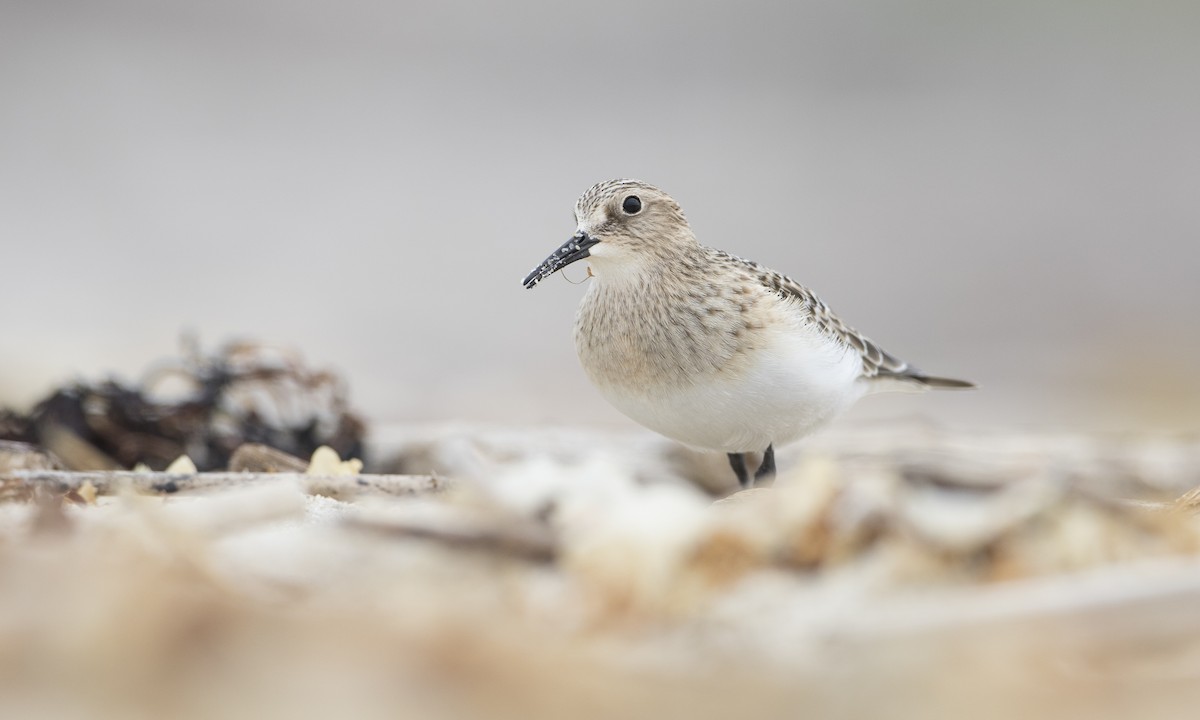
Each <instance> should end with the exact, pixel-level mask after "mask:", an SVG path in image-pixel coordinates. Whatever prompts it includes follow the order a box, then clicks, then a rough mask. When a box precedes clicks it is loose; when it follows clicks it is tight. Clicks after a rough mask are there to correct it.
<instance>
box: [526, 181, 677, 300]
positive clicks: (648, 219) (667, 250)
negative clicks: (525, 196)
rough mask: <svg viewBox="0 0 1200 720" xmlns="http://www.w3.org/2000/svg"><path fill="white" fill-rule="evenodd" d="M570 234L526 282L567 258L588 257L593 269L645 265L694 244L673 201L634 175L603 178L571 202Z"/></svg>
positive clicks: (546, 273)
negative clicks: (571, 223) (571, 233)
mask: <svg viewBox="0 0 1200 720" xmlns="http://www.w3.org/2000/svg"><path fill="white" fill-rule="evenodd" d="M575 222H576V226H575V234H574V235H572V236H571V239H570V240H567V241H566V242H565V243H563V244H562V246H561V247H559V248H558V249H557V250H555V251H554V252H552V253H550V257H548V258H546V259H545V260H544V261H543V262H542V264H541V265H539V266H537V267H536V268H534V269H533V271H532V272H530V273H529V275H527V276H526V277H525V281H524V285H525V287H526V288H532V287H533V286H534V285H537V284H538V283H539V282H541V281H542V280H544V279H546V278H547V277H549V276H550V275H552V274H554V273H555V272H557V271H559V270H561V269H563V268H565V267H566V266H568V265H570V264H571V263H573V262H576V261H578V260H582V259H584V258H589V259H591V261H592V265H593V266H594V267H595V268H596V274H597V275H600V276H603V275H604V274H606V273H609V272H612V273H620V272H623V271H628V270H630V269H637V268H642V267H646V266H647V265H649V264H651V263H653V262H655V261H658V260H662V259H667V258H670V257H672V256H674V255H678V254H680V253H687V252H689V251H690V250H691V249H693V248H694V246H695V245H696V238H695V236H693V235H692V231H691V228H689V227H688V223H687V219H686V218H685V217H684V216H683V210H681V209H680V207H679V203H677V202H675V201H674V200H673V199H672V198H671V196H670V195H667V194H666V193H665V192H663V191H662V190H659V189H658V188H656V187H654V186H653V185H649V184H647V183H644V182H640V181H638V180H609V181H608V182H602V183H598V184H596V185H593V186H592V187H591V188H589V189H588V191H587V192H585V193H584V194H583V195H580V196H579V200H577V201H576V202H575Z"/></svg>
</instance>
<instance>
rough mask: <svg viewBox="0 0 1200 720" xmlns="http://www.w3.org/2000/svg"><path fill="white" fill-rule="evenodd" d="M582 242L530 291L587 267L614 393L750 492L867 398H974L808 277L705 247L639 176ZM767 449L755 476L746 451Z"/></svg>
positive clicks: (590, 301)
mask: <svg viewBox="0 0 1200 720" xmlns="http://www.w3.org/2000/svg"><path fill="white" fill-rule="evenodd" d="M575 219H576V221H577V222H578V226H577V227H576V232H575V234H574V235H573V236H572V237H571V239H570V240H567V242H565V243H563V245H562V247H560V248H558V249H557V250H555V251H554V252H553V253H551V254H550V257H548V258H546V260H545V261H544V262H543V263H542V264H541V265H539V266H538V267H537V268H535V269H534V270H533V272H531V273H529V275H528V276H527V277H526V278H525V281H524V285H525V287H526V288H532V287H533V286H534V285H537V284H538V283H539V282H541V281H542V280H543V279H545V278H546V277H548V276H549V275H551V274H553V273H554V272H556V271H558V270H561V269H562V268H564V267H566V266H567V265H570V264H571V263H573V262H576V261H578V260H582V259H584V258H587V259H588V261H589V264H590V267H589V271H588V274H589V275H591V276H592V277H593V280H592V282H591V284H590V286H589V287H588V290H587V293H586V294H585V295H584V297H583V301H582V302H581V303H580V305H579V311H578V313H577V315H576V317H575V348H576V350H577V351H578V353H579V360H580V362H581V363H582V364H583V369H584V370H585V371H586V372H587V375H588V377H589V378H590V379H591V381H592V382H593V383H594V384H595V385H596V387H597V388H599V389H600V392H601V393H602V394H603V395H604V397H605V398H606V399H607V400H608V401H609V402H610V403H612V404H613V405H614V406H615V407H616V408H617V409H618V410H620V411H621V412H623V413H624V414H625V415H627V416H629V417H630V418H632V419H633V420H635V421H637V422H639V423H641V424H642V425H645V426H646V427H648V428H650V429H651V430H654V431H656V432H658V433H661V434H662V435H666V436H667V437H669V438H673V439H675V440H678V441H679V442H682V443H684V444H686V445H690V446H693V447H697V448H704V449H709V450H719V451H722V452H724V453H727V454H728V455H729V464H730V465H731V466H732V467H733V471H734V472H735V473H737V477H738V482H739V483H740V484H741V486H742V487H750V486H752V485H753V484H754V482H755V481H756V480H761V479H766V478H769V477H771V476H773V475H774V474H775V445H777V444H782V443H787V442H790V441H792V440H796V439H797V438H800V437H802V436H804V435H807V434H808V433H810V432H812V431H813V430H814V429H816V428H818V427H820V426H821V425H823V424H825V423H826V422H828V421H829V420H830V419H832V418H833V417H834V416H835V415H837V414H838V413H840V412H841V411H843V410H845V409H846V408H848V407H849V406H850V405H851V404H853V403H854V402H855V401H856V400H858V399H859V398H860V397H862V396H863V395H866V394H868V393H871V392H876V391H879V390H886V389H906V388H907V389H925V388H970V387H974V385H973V384H972V383H969V382H966V381H964V380H951V379H949V378H941V377H933V376H931V375H926V374H925V373H923V372H921V371H920V370H917V369H916V368H914V367H913V366H911V365H909V364H908V363H906V362H904V361H903V360H900V359H898V358H896V357H893V356H892V355H889V354H888V353H886V352H884V351H883V350H882V349H881V348H880V347H879V346H878V345H876V344H875V343H873V342H871V341H870V340H868V339H867V338H866V337H865V336H863V335H862V334H861V333H859V332H858V331H856V330H854V329H853V328H852V327H850V326H849V325H847V324H845V323H844V322H842V321H841V319H839V318H838V317H837V316H836V315H834V314H833V313H832V312H831V311H830V310H829V308H828V307H827V306H826V305H825V303H823V302H821V300H820V298H818V297H817V296H816V295H815V294H813V292H812V291H811V290H809V289H808V288H806V287H804V286H803V285H800V284H799V283H797V282H796V281H794V280H792V279H791V278H789V277H787V276H786V275H781V274H780V273H777V272H775V271H773V270H768V269H767V268H765V267H762V266H761V265H758V264H757V263H753V262H750V261H748V260H743V259H741V258H739V257H735V256H733V255H730V254H728V253H726V252H723V251H721V250H715V249H713V248H710V247H706V246H704V245H701V244H700V243H699V242H698V241H697V240H696V237H695V235H693V234H692V230H691V228H690V227H689V226H688V222H687V220H686V219H685V218H684V215H683V210H682V209H680V207H679V204H678V203H676V202H675V201H674V200H673V199H671V197H670V196H669V195H667V194H666V193H664V192H663V191H662V190H659V189H658V188H656V187H653V186H652V185H648V184H646V183H643V182H639V181H637V180H610V181H608V182H602V183H599V184H598V185H595V186H593V187H592V188H591V189H589V190H588V191H587V192H585V193H584V194H583V195H582V196H580V198H579V200H578V201H577V202H576V203H575ZM760 452H761V453H763V459H762V462H761V464H760V466H759V468H758V470H757V471H756V472H755V473H754V475H753V476H751V474H750V471H749V469H748V468H747V466H746V455H747V454H748V453H760Z"/></svg>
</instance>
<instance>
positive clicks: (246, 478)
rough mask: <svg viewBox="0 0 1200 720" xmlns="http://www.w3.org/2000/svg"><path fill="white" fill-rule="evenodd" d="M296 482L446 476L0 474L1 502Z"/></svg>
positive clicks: (316, 486) (382, 486)
mask: <svg viewBox="0 0 1200 720" xmlns="http://www.w3.org/2000/svg"><path fill="white" fill-rule="evenodd" d="M282 482H294V483H298V484H299V485H300V486H301V487H303V488H304V489H305V491H306V492H308V493H309V494H312V495H327V496H330V497H336V498H348V497H354V496H357V495H419V494H425V493H436V492H440V491H442V490H444V489H445V488H446V487H447V485H448V482H447V480H446V479H445V478H439V477H434V476H432V475H370V474H362V475H340V476H321V475H305V474H303V473H238V472H213V473H196V474H186V475H185V474H179V473H162V472H146V473H142V472H124V471H122V472H67V471H42V470H26V471H15V472H6V473H0V500H27V499H29V498H30V497H32V496H33V493H34V492H35V491H36V490H37V489H38V488H43V489H45V490H48V491H50V492H54V493H62V494H66V493H69V492H71V491H74V490H78V489H79V488H81V487H83V486H84V485H86V484H90V485H91V486H92V487H94V488H95V489H96V491H97V492H98V493H100V494H102V495H103V494H111V493H114V492H118V491H120V490H122V489H126V488H128V489H130V490H133V491H134V492H142V493H150V494H160V495H171V494H174V493H185V492H195V491H203V490H220V489H227V488H236V487H245V486H247V485H252V484H256V483H282Z"/></svg>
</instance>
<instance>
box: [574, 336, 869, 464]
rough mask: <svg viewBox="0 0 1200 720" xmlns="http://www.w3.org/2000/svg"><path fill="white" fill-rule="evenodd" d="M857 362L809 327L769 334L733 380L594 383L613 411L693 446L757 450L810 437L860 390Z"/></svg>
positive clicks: (719, 375) (718, 376)
mask: <svg viewBox="0 0 1200 720" xmlns="http://www.w3.org/2000/svg"><path fill="white" fill-rule="evenodd" d="M861 374H862V360H861V359H860V357H859V355H858V353H857V352H855V351H853V350H850V349H847V348H844V347H842V346H840V345H838V344H836V343H834V342H832V341H830V340H829V339H828V338H826V337H825V336H823V335H821V334H820V333H819V332H817V331H815V330H813V329H812V328H810V327H807V326H805V327H796V326H791V327H787V328H783V329H781V331H779V332H776V333H773V334H772V335H771V337H770V338H769V339H768V341H767V342H766V343H765V344H764V345H762V346H761V347H760V348H759V349H757V350H755V351H754V354H753V357H752V358H750V361H749V362H748V363H746V364H745V367H743V368H741V369H740V370H739V371H738V372H737V374H736V376H733V375H731V374H730V373H728V372H725V373H723V372H721V371H716V372H709V373H705V374H704V375H702V376H698V377H692V378H688V382H686V383H682V384H676V383H672V384H669V385H668V384H659V385H656V386H652V387H633V386H631V385H627V384H624V383H621V384H610V383H597V387H599V389H600V391H601V393H603V395H604V397H605V398H606V399H607V400H608V401H609V402H610V403H612V404H613V406H615V407H616V408H617V409H618V410H620V411H621V412H622V413H624V414H625V415H627V416H629V417H630V418H631V419H633V420H635V421H636V422H638V423H640V424H642V425H645V426H646V427H648V428H650V429H651V430H654V431H655V432H658V433H661V434H663V435H666V436H667V437H669V438H672V439H674V440H678V441H679V442H682V443H684V444H687V445H691V446H693V447H698V448H704V449H709V450H720V451H722V452H727V453H732V452H750V451H758V452H761V451H763V450H765V449H766V448H767V446H768V445H772V444H774V445H777V446H778V445H782V444H784V443H788V442H791V441H793V440H796V439H798V438H800V437H802V436H804V435H807V434H808V433H810V432H812V431H813V430H815V429H816V428H818V427H819V426H821V425H823V424H824V423H826V422H828V421H829V420H830V419H832V418H833V417H834V416H836V415H837V414H838V413H840V412H842V411H843V410H845V409H846V408H848V407H849V406H850V405H851V404H853V403H854V401H856V400H858V398H860V397H862V395H863V394H864V393H865V392H866V383H864V382H863V381H862V380H860V376H861Z"/></svg>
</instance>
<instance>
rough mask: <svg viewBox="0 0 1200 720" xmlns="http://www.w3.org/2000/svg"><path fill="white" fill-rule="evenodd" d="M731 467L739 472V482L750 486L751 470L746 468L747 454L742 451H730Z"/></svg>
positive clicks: (744, 485) (743, 485)
mask: <svg viewBox="0 0 1200 720" xmlns="http://www.w3.org/2000/svg"><path fill="white" fill-rule="evenodd" d="M729 467H731V468H733V472H734V473H736V474H737V478H738V484H739V485H741V486H742V487H744V488H748V487H750V482H751V481H750V471H749V470H747V469H746V456H745V455H743V454H741V453H729Z"/></svg>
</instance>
